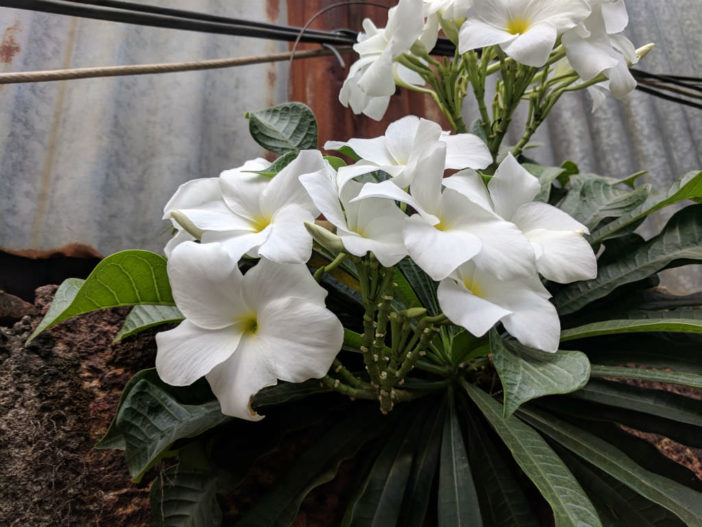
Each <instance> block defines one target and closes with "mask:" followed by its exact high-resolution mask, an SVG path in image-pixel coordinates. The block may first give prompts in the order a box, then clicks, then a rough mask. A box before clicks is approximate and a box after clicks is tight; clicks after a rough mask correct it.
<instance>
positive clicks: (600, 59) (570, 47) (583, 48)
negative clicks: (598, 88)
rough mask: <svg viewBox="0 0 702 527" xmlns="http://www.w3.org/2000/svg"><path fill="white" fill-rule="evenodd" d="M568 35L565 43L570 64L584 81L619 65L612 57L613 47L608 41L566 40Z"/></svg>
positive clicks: (564, 36)
mask: <svg viewBox="0 0 702 527" xmlns="http://www.w3.org/2000/svg"><path fill="white" fill-rule="evenodd" d="M567 35H568V33H567V34H566V35H563V43H564V44H565V49H566V55H567V57H568V62H570V64H571V66H573V69H574V70H575V71H577V72H578V75H580V78H581V79H582V80H584V81H588V80H590V79H592V78H593V77H595V76H596V75H598V74H599V73H601V72H603V71H605V70H608V69H610V68H613V67H614V66H616V65H617V59H616V58H615V57H613V56H612V53H613V52H612V46H611V45H609V42H608V41H603V40H594V41H590V40H585V39H581V38H577V37H576V38H573V39H566V36H567Z"/></svg>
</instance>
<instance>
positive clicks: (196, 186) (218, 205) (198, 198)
mask: <svg viewBox="0 0 702 527" xmlns="http://www.w3.org/2000/svg"><path fill="white" fill-rule="evenodd" d="M268 165H270V163H269V162H268V161H266V160H265V159H263V158H260V157H259V158H256V159H252V160H249V161H247V162H246V163H244V165H243V166H241V167H239V168H236V169H233V170H236V171H239V172H247V171H260V170H264V169H265V168H266V167H267V166H268ZM188 209H198V210H199V211H201V214H207V213H208V211H209V212H211V213H212V214H226V213H227V210H228V209H227V206H226V204H225V203H224V199H223V197H222V189H221V186H220V180H219V178H218V177H210V178H200V179H193V180H191V181H188V182H186V183H183V184H182V185H181V186H179V187H178V189H177V190H176V191H175V193H174V194H173V196H172V197H171V199H170V200H168V203H166V206H165V207H163V219H164V220H169V221H170V222H171V225H173V227H174V228H175V229H176V231H177V232H176V234H175V236H173V238H171V239H170V240H169V241H168V243H167V244H166V247H165V248H164V250H163V252H164V253H165V254H166V257H168V258H170V256H171V251H172V250H173V249H174V248H175V247H176V245H179V244H180V243H182V242H184V241H192V240H194V239H195V237H194V236H193V235H192V234H191V233H189V232H188V231H186V230H185V229H183V226H182V225H181V224H180V223H178V222H177V221H176V220H175V219H173V217H172V215H171V213H172V212H173V211H182V210H188Z"/></svg>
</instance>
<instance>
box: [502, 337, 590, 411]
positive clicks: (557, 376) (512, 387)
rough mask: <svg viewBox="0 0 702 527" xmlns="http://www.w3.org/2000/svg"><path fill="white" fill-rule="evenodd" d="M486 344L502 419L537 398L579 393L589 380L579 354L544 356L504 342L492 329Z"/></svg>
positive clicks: (586, 364) (585, 362)
mask: <svg viewBox="0 0 702 527" xmlns="http://www.w3.org/2000/svg"><path fill="white" fill-rule="evenodd" d="M490 345H491V348H492V357H493V363H494V364H495V368H496V369H497V372H498V373H499V375H500V380H501V381H502V389H503V391H504V411H505V415H506V416H510V415H512V414H513V413H514V411H515V410H516V409H517V408H519V407H520V406H521V405H522V404H524V403H525V402H527V401H530V400H532V399H535V398H537V397H543V396H544V395H552V394H559V393H569V392H573V391H575V390H579V389H580V388H582V387H583V386H585V384H587V381H588V379H589V378H590V362H589V361H588V358H587V355H585V354H584V353H581V352H579V351H566V350H559V351H557V352H556V353H546V352H543V351H539V350H535V349H532V348H528V347H527V346H524V345H523V344H520V343H519V342H517V341H516V340H512V339H509V340H507V339H504V338H503V337H501V336H500V335H499V333H498V332H497V331H494V330H493V331H492V332H491V333H490Z"/></svg>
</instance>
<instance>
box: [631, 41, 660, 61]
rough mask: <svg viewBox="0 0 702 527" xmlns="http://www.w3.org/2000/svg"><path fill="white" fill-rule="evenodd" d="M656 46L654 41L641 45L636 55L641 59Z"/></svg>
mask: <svg viewBox="0 0 702 527" xmlns="http://www.w3.org/2000/svg"><path fill="white" fill-rule="evenodd" d="M654 47H656V45H655V44H654V43H653V42H649V43H648V44H646V45H645V46H641V47H640V48H638V49H637V50H636V56H637V57H639V60H641V59H642V58H644V57H645V56H646V55H648V54H649V53H650V52H651V50H652V49H653V48H654Z"/></svg>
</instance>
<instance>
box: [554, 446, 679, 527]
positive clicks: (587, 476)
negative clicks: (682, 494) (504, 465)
mask: <svg viewBox="0 0 702 527" xmlns="http://www.w3.org/2000/svg"><path fill="white" fill-rule="evenodd" d="M556 451H557V452H558V455H559V456H560V457H561V459H563V460H564V461H565V462H566V464H567V465H568V468H570V470H571V471H572V472H573V474H574V475H575V477H576V478H578V481H579V482H580V484H581V485H582V486H583V487H584V488H585V490H586V491H587V493H588V495H589V496H590V498H591V499H592V501H593V503H594V505H595V507H596V508H597V512H598V513H599V515H600V519H601V520H602V523H603V524H604V525H605V527H610V526H611V527H684V524H683V523H682V522H681V521H680V520H679V519H678V518H677V516H675V515H674V514H673V513H671V512H670V511H668V510H667V509H664V508H663V507H660V506H659V505H656V504H655V503H653V502H651V501H649V500H647V499H645V498H644V497H643V496H641V495H640V494H638V493H636V492H635V491H633V490H632V489H630V488H629V487H627V486H626V485H624V484H623V483H621V482H620V481H617V480H616V479H614V478H612V477H611V476H609V475H607V474H606V473H604V472H602V471H601V470H599V469H597V468H595V467H593V466H592V465H590V464H589V463H586V462H584V461H582V460H581V459H580V458H578V457H577V456H575V455H574V454H572V453H571V452H569V451H567V450H566V449H565V448H563V447H560V448H557V449H556Z"/></svg>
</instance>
